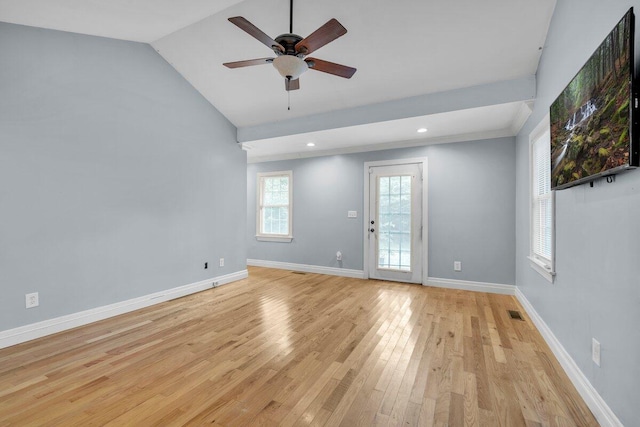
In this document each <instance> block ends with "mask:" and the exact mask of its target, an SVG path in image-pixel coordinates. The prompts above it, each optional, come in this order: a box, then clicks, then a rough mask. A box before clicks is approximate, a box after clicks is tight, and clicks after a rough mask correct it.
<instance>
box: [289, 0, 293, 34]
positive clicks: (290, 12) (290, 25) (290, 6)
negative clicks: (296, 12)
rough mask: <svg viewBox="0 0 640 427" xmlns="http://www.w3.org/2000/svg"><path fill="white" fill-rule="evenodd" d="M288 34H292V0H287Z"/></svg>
mask: <svg viewBox="0 0 640 427" xmlns="http://www.w3.org/2000/svg"><path fill="white" fill-rule="evenodd" d="M289 34H293V0H289Z"/></svg>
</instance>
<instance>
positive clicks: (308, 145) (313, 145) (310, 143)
mask: <svg viewBox="0 0 640 427" xmlns="http://www.w3.org/2000/svg"><path fill="white" fill-rule="evenodd" d="M315 146H316V144H315V143H313V142H307V147H315Z"/></svg>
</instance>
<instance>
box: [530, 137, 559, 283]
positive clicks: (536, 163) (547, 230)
mask: <svg viewBox="0 0 640 427" xmlns="http://www.w3.org/2000/svg"><path fill="white" fill-rule="evenodd" d="M538 135H539V136H537V137H535V138H533V140H532V145H531V257H532V258H534V259H535V260H538V261H539V262H540V263H541V264H542V266H543V267H544V268H545V269H546V270H548V271H552V269H553V265H552V260H553V238H554V237H553V193H552V192H551V153H550V134H549V129H548V127H547V128H546V130H545V131H543V132H542V133H539V134H538Z"/></svg>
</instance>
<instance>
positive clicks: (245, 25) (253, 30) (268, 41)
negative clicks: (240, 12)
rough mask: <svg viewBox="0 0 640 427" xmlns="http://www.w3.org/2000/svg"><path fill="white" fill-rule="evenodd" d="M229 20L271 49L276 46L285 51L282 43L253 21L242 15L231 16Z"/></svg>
mask: <svg viewBox="0 0 640 427" xmlns="http://www.w3.org/2000/svg"><path fill="white" fill-rule="evenodd" d="M229 22H231V23H232V24H235V25H236V26H238V27H239V28H240V29H241V30H244V31H245V32H246V33H247V34H249V35H250V36H252V37H254V38H255V39H256V40H258V41H259V42H260V43H262V44H264V45H265V46H267V47H268V48H269V49H273V48H274V46H275V47H276V49H277V50H279V51H280V52H284V47H282V45H281V44H280V43H278V42H277V41H275V40H274V39H272V38H271V37H269V36H268V35H266V34H265V33H264V32H262V30H261V29H259V28H258V27H256V26H255V25H253V24H252V23H251V22H249V21H247V20H246V19H245V18H243V17H242V16H234V17H232V18H229Z"/></svg>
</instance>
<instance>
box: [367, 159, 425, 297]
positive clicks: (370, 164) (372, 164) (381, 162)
mask: <svg viewBox="0 0 640 427" xmlns="http://www.w3.org/2000/svg"><path fill="white" fill-rule="evenodd" d="M416 163H417V164H419V165H420V166H421V169H422V284H423V285H425V284H426V283H427V277H429V275H428V271H429V268H428V267H429V263H428V261H429V252H428V251H427V247H428V242H429V226H428V225H429V222H428V216H427V207H428V204H429V203H428V201H429V199H428V197H427V195H428V185H427V184H428V180H427V177H428V176H429V175H428V174H427V158H426V157H413V158H410V159H396V160H378V161H375V162H365V163H364V211H363V212H364V213H363V215H362V219H363V221H364V226H365V230H364V236H363V245H362V246H363V248H364V258H363V261H364V268H363V272H364V278H365V279H368V278H369V277H370V276H369V257H370V254H369V239H370V235H371V233H369V193H370V190H371V189H370V188H369V181H370V180H369V168H370V167H376V166H395V165H407V164H416Z"/></svg>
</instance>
